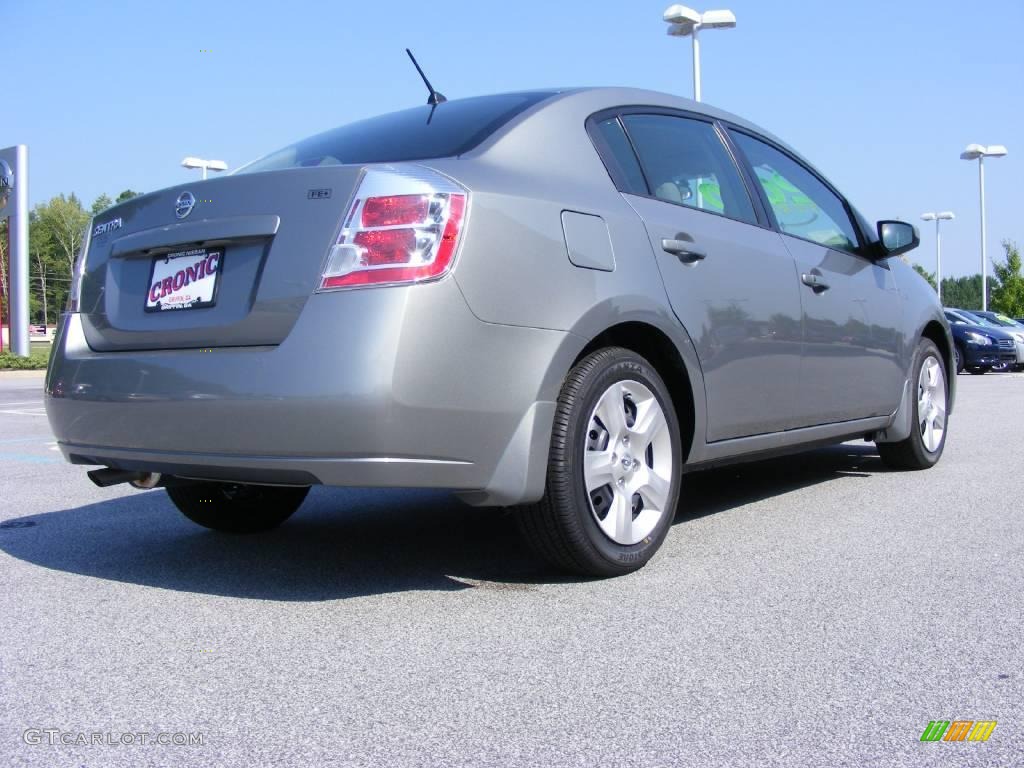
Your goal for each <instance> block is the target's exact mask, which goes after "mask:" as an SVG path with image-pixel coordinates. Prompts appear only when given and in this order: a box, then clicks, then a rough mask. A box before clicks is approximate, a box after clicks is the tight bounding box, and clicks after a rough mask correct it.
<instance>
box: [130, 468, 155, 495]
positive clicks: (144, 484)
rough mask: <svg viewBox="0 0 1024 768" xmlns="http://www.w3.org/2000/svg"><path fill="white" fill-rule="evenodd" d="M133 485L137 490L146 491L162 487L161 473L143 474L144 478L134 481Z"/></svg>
mask: <svg viewBox="0 0 1024 768" xmlns="http://www.w3.org/2000/svg"><path fill="white" fill-rule="evenodd" d="M131 484H132V485H133V486H135V487H136V488H141V489H142V490H144V491H148V490H149V489H150V488H156V487H157V486H158V485H160V473H159V472H143V473H142V476H141V477H140V478H139V479H138V480H132V481H131Z"/></svg>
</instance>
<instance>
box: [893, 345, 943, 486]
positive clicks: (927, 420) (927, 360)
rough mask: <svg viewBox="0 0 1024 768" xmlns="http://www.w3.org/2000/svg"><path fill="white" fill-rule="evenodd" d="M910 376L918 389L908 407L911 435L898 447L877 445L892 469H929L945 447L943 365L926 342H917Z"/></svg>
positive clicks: (933, 347) (896, 445)
mask: <svg viewBox="0 0 1024 768" xmlns="http://www.w3.org/2000/svg"><path fill="white" fill-rule="evenodd" d="M913 372H914V379H913V380H914V381H915V382H916V383H917V387H916V388H915V390H914V393H915V396H914V398H913V399H912V401H911V404H910V405H911V408H912V409H913V414H912V415H913V419H912V429H911V431H910V435H909V437H907V438H906V439H905V440H901V441H900V442H898V443H878V444H877V445H878V455H879V456H880V457H881V459H882V461H883V462H885V463H886V464H887V465H888V466H890V467H893V468H894V469H928V468H929V467H931V466H934V464H935V463H936V462H937V461H938V460H939V457H940V456H942V449H943V448H944V447H945V445H946V408H947V404H948V402H949V388H948V386H947V383H946V365H945V363H943V361H942V355H941V354H940V353H939V349H938V347H936V346H935V344H934V343H933V342H932V341H930V340H929V339H921V341H920V342H918V345H917V352H916V353H915V355H914V368H913Z"/></svg>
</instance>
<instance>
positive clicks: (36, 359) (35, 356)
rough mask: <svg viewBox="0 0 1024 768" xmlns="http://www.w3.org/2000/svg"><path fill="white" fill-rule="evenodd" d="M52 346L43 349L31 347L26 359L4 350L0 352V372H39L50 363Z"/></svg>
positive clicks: (41, 347) (48, 345)
mask: <svg viewBox="0 0 1024 768" xmlns="http://www.w3.org/2000/svg"><path fill="white" fill-rule="evenodd" d="M51 347H52V345H50V344H47V345H46V346H45V347H43V346H36V345H34V344H33V345H32V351H31V353H30V354H29V356H28V357H18V356H17V355H12V354H11V353H10V352H7V351H6V350H5V351H3V352H0V371H39V370H43V369H44V368H46V364H47V363H48V362H49V361H50V349H51Z"/></svg>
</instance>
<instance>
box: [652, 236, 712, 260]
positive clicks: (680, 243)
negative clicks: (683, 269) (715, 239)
mask: <svg viewBox="0 0 1024 768" xmlns="http://www.w3.org/2000/svg"><path fill="white" fill-rule="evenodd" d="M661 249H662V250H663V251H665V253H671V254H672V255H673V256H677V257H678V258H679V260H680V261H681V262H683V263H684V264H693V263H694V262H695V261H703V260H704V259H706V258H707V254H706V253H705V252H704V251H702V250H701V249H700V248H698V247H697V246H695V245H694V244H693V243H691V242H690V241H689V240H670V239H668V238H665V239H664V240H662V241H661Z"/></svg>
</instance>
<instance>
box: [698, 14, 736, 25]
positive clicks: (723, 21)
mask: <svg viewBox="0 0 1024 768" xmlns="http://www.w3.org/2000/svg"><path fill="white" fill-rule="evenodd" d="M700 26H701V28H702V29H732V28H733V27H735V26H736V14H734V13H733V12H732V11H705V12H704V15H703V16H701V18H700Z"/></svg>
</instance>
